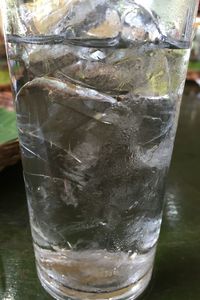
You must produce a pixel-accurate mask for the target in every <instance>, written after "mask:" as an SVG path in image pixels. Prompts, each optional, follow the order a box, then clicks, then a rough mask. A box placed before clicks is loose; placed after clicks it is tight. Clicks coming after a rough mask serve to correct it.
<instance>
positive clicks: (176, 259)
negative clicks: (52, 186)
mask: <svg viewBox="0 0 200 300" xmlns="http://www.w3.org/2000/svg"><path fill="white" fill-rule="evenodd" d="M198 92H199V95H198ZM199 133H200V89H199V88H197V87H195V86H193V85H191V86H187V88H186V91H185V95H184V99H183V105H182V109H181V116H180V122H179V128H178V133H177V139H176V144H175V150H174V155H173V160H172V166H171V170H170V174H169V178H168V186H167V191H166V207H165V213H164V220H163V225H162V230H161V237H160V242H159V246H158V251H157V256H156V262H155V269H154V274H153V278H152V281H151V284H150V286H149V287H148V289H147V291H146V292H145V294H144V295H143V296H142V297H141V298H140V299H141V300H179V299H181V300H198V299H200V134H199ZM0 299H1V300H26V299H27V300H28V299H29V300H32V299H33V300H50V299H52V298H51V297H50V296H49V295H48V294H47V293H46V292H45V291H44V290H43V288H42V287H41V285H40V283H39V281H38V279H37V275H36V271H35V265H34V256H33V249H32V243H31V236H30V228H29V221H28V213H27V206H26V199H25V192H24V185H23V179H22V175H21V166H20V164H18V165H17V166H14V167H11V168H9V169H7V170H5V171H4V172H2V173H1V174H0ZM83 300H84V299H83Z"/></svg>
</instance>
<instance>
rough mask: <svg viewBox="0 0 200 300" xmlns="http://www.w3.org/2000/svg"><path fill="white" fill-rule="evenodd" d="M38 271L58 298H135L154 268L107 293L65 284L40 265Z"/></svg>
mask: <svg viewBox="0 0 200 300" xmlns="http://www.w3.org/2000/svg"><path fill="white" fill-rule="evenodd" d="M37 272H38V277H39V279H40V282H41V284H42V286H43V287H44V289H45V290H46V291H47V292H48V293H49V294H50V295H51V296H52V297H54V298H55V299H57V300H134V299H136V298H137V297H138V296H140V295H141V294H142V293H143V291H144V290H145V289H146V287H147V285H148V283H149V281H150V279H151V275H152V268H151V269H150V270H149V271H148V272H147V273H146V274H145V275H144V276H143V277H142V278H141V279H140V280H138V281H137V282H135V283H134V284H131V285H129V286H127V287H124V288H122V289H119V290H116V291H112V292H106V293H105V292H104V293H91V292H87V291H85V292H84V291H79V290H74V289H72V288H69V287H67V286H64V285H63V284H62V283H60V282H58V281H56V280H55V279H53V278H51V277H50V276H49V275H48V274H47V273H46V272H45V271H44V269H41V268H40V267H39V266H38V265H37Z"/></svg>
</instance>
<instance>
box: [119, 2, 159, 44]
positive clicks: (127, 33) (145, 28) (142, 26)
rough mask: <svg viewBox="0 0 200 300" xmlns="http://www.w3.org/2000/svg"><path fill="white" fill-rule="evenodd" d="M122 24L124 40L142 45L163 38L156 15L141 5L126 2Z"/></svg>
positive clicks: (122, 14)
mask: <svg viewBox="0 0 200 300" xmlns="http://www.w3.org/2000/svg"><path fill="white" fill-rule="evenodd" d="M122 6H123V5H122ZM121 22H122V33H121V34H122V39H123V40H126V41H127V40H128V41H130V42H142V43H144V42H155V41H156V40H160V38H161V36H162V35H161V32H160V29H159V26H158V20H157V19H156V17H155V15H154V14H153V13H152V12H151V11H149V10H148V9H146V8H144V7H143V6H142V5H140V4H137V3H134V2H131V1H125V4H124V6H123V11H122V13H121Z"/></svg>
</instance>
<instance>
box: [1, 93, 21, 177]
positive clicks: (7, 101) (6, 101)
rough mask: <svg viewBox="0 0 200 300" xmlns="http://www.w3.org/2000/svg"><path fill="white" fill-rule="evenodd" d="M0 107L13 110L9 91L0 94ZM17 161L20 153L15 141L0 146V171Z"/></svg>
mask: <svg viewBox="0 0 200 300" xmlns="http://www.w3.org/2000/svg"><path fill="white" fill-rule="evenodd" d="M0 107H4V108H6V109H7V110H10V111H11V110H13V105H12V93H11V92H10V91H5V92H0ZM19 159H20V151H19V143H18V140H17V139H15V140H12V141H7V142H5V143H3V144H0V171H1V170H3V169H4V168H5V167H7V166H10V165H13V164H15V163H17V162H18V161H19Z"/></svg>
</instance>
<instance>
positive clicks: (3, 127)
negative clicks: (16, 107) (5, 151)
mask: <svg viewBox="0 0 200 300" xmlns="http://www.w3.org/2000/svg"><path fill="white" fill-rule="evenodd" d="M16 138H17V128H16V117H15V112H14V111H7V110H6V109H4V108H0V144H3V143H6V142H8V141H10V140H13V139H16Z"/></svg>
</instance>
